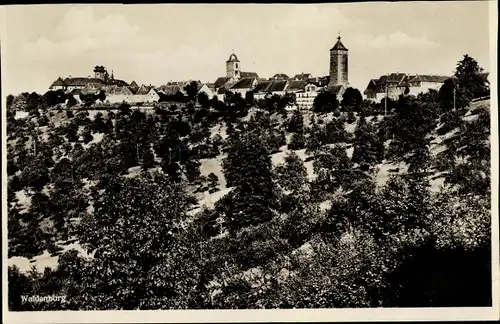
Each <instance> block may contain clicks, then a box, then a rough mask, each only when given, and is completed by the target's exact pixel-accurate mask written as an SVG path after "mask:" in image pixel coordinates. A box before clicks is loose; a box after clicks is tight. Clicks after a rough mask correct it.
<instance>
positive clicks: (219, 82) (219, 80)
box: [214, 77, 231, 89]
mask: <svg viewBox="0 0 500 324" xmlns="http://www.w3.org/2000/svg"><path fill="white" fill-rule="evenodd" d="M229 80H231V78H230V77H220V78H217V80H215V82H214V88H215V89H219V88H220V87H222V86H223V85H225V84H226V83H227V82H228V81H229Z"/></svg>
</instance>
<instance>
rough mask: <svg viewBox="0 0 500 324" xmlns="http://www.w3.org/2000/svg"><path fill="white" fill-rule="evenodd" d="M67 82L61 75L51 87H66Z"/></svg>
mask: <svg viewBox="0 0 500 324" xmlns="http://www.w3.org/2000/svg"><path fill="white" fill-rule="evenodd" d="M65 85H66V84H64V81H63V79H61V77H59V78H57V80H56V81H54V82H53V83H52V85H51V86H50V87H64V86H65Z"/></svg>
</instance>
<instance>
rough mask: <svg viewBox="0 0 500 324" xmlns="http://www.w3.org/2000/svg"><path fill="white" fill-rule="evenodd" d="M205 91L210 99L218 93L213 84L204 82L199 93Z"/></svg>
mask: <svg viewBox="0 0 500 324" xmlns="http://www.w3.org/2000/svg"><path fill="white" fill-rule="evenodd" d="M202 92H203V93H205V94H206V95H207V96H208V98H209V99H212V98H213V96H215V95H216V92H215V91H214V90H213V84H209V83H203V84H202V85H201V86H200V88H199V89H198V93H202Z"/></svg>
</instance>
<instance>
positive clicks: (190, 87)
mask: <svg viewBox="0 0 500 324" xmlns="http://www.w3.org/2000/svg"><path fill="white" fill-rule="evenodd" d="M184 91H186V94H187V97H188V99H189V100H191V101H195V100H196V95H197V94H198V82H196V81H191V82H190V83H189V84H187V85H186V86H185V87H184Z"/></svg>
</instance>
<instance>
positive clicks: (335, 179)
mask: <svg viewBox="0 0 500 324" xmlns="http://www.w3.org/2000/svg"><path fill="white" fill-rule="evenodd" d="M479 72H480V68H479V67H478V66H477V63H476V62H475V61H473V60H472V61H471V60H470V58H469V57H467V56H466V57H464V60H462V61H460V62H459V65H458V67H457V74H456V75H457V79H458V83H459V85H460V87H458V89H459V90H458V91H457V93H456V98H455V100H454V101H455V104H454V105H453V100H452V101H450V91H453V87H452V88H450V87H449V84H445V85H444V86H443V88H442V89H441V90H440V91H439V92H437V91H430V92H428V93H425V94H422V95H419V96H418V97H413V96H401V97H400V98H399V100H397V101H392V100H388V102H387V108H388V113H387V115H384V113H383V112H384V108H385V107H384V104H385V103H381V104H372V103H370V102H368V101H362V100H358V99H356V98H358V94H357V93H359V91H357V90H356V91H357V93H356V91H351V90H350V91H349V92H346V95H345V96H344V99H343V100H342V102H340V103H338V102H334V103H332V100H336V99H334V98H333V99H332V98H331V97H328V98H325V97H323V98H322V97H319V99H318V100H316V101H315V106H314V109H313V111H310V112H309V111H308V112H301V111H287V110H286V109H285V107H286V106H287V105H288V104H289V103H290V102H289V101H290V100H293V98H281V97H278V96H273V97H271V98H268V99H266V100H262V101H258V102H255V101H254V100H253V98H252V97H251V96H247V97H246V98H245V99H243V98H241V97H240V96H238V95H235V96H234V97H229V98H228V100H227V102H226V103H222V102H220V101H218V100H216V99H215V98H214V99H208V98H206V96H205V97H204V96H203V95H201V94H200V95H198V98H197V104H195V103H194V102H190V103H188V104H186V105H178V106H177V105H174V104H171V105H170V106H168V107H167V108H160V107H156V109H150V110H148V111H146V112H143V111H140V110H136V109H131V108H130V106H128V105H126V104H122V105H120V107H118V108H117V110H115V111H102V112H101V111H100V112H93V113H92V115H91V114H90V113H89V111H87V110H80V111H73V110H65V109H64V108H66V107H65V103H64V104H62V105H60V106H57V105H49V106H47V105H46V98H50V97H51V96H52V95H44V96H38V95H37V94H22V95H20V96H17V97H11V98H8V108H9V111H8V115H7V117H8V120H7V133H8V134H7V135H8V138H7V153H8V166H7V171H8V176H9V179H8V181H9V182H8V186H9V187H8V188H9V190H8V205H9V210H8V238H9V242H8V243H9V245H8V249H9V306H10V308H11V310H38V309H186V308H190V309H218V308H231V309H235V308H322V307H329V308H332V307H416V306H428V307H430V306H442V307H446V306H486V305H489V304H491V282H490V281H491V264H490V263H491V260H490V253H491V252H490V251H491V250H490V244H491V240H490V235H491V229H490V225H491V213H490V210H491V206H490V196H491V186H490V143H489V136H490V112H489V109H490V107H489V100H482V101H478V102H474V103H472V104H471V100H472V99H473V98H474V97H479V96H484V93H485V92H486V91H487V85H486V84H484V81H483V82H482V83H480V82H479V81H478V78H476V76H477V75H478V74H479ZM20 108H22V109H21V110H25V111H28V115H27V116H26V117H24V118H18V119H16V118H15V111H16V110H19V109H20ZM30 260H31V261H33V262H30ZM30 264H31V265H33V267H32V268H30ZM471 264H472V265H474V266H473V267H470V265H471ZM46 266H47V267H46ZM52 293H57V294H59V295H60V294H66V296H67V298H66V301H65V302H64V303H60V302H58V303H48V304H23V303H21V295H47V294H52ZM37 307H38V308H37Z"/></svg>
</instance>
